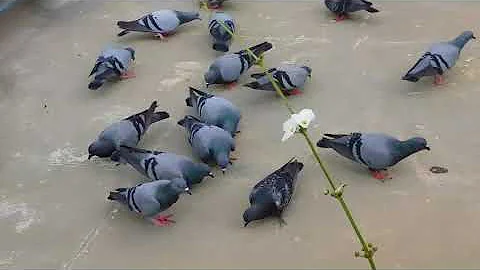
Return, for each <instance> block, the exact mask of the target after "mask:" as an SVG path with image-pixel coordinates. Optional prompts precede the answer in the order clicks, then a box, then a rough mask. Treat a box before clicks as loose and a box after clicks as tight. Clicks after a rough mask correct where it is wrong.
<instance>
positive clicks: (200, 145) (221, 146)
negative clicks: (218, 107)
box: [178, 115, 235, 173]
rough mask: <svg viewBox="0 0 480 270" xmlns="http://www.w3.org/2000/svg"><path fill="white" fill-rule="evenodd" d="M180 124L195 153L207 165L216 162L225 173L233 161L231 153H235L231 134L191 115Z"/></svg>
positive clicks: (179, 122)
mask: <svg viewBox="0 0 480 270" xmlns="http://www.w3.org/2000/svg"><path fill="white" fill-rule="evenodd" d="M178 124H179V125H181V126H183V127H184V128H185V129H186V131H187V135H188V142H189V143H190V145H191V146H192V148H193V152H194V153H195V154H196V155H197V156H198V157H200V159H201V160H202V161H203V162H205V163H209V162H211V161H214V162H215V163H216V164H217V165H218V166H220V168H221V170H222V172H223V173H225V171H226V169H227V166H228V164H230V163H231V161H230V160H231V159H232V158H231V157H230V152H231V151H235V141H234V140H233V138H232V136H230V133H228V132H227V131H225V130H223V129H221V128H219V127H217V126H211V125H208V124H205V123H204V122H202V121H201V120H200V119H198V118H195V117H194V116H191V115H187V116H185V117H184V118H183V119H182V120H180V121H178ZM232 160H233V159H232Z"/></svg>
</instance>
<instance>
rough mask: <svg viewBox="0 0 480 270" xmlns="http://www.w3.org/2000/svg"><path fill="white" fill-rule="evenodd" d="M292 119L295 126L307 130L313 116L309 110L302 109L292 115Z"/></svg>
mask: <svg viewBox="0 0 480 270" xmlns="http://www.w3.org/2000/svg"><path fill="white" fill-rule="evenodd" d="M292 119H294V120H295V122H296V123H297V125H299V126H301V127H302V128H308V125H310V122H312V121H313V119H315V114H314V113H313V111H312V110H310V109H303V110H301V111H300V112H299V113H296V114H294V115H292Z"/></svg>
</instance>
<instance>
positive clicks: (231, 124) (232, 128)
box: [222, 117, 237, 137]
mask: <svg viewBox="0 0 480 270" xmlns="http://www.w3.org/2000/svg"><path fill="white" fill-rule="evenodd" d="M222 128H223V129H224V130H226V131H228V132H229V133H230V134H231V135H232V137H234V136H235V135H236V133H237V121H235V119H233V117H228V118H226V119H225V120H224V121H223V126H222Z"/></svg>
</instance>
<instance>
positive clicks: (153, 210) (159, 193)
mask: <svg viewBox="0 0 480 270" xmlns="http://www.w3.org/2000/svg"><path fill="white" fill-rule="evenodd" d="M184 192H186V193H188V194H190V195H191V193H190V189H189V188H188V187H187V183H186V182H185V180H184V179H182V178H175V179H172V180H171V181H170V180H157V181H153V182H148V183H143V184H139V185H137V186H134V187H130V188H117V189H116V190H115V191H110V194H109V195H108V197H107V199H108V200H111V201H117V202H119V203H121V204H124V205H126V206H128V209H130V211H134V212H136V213H139V214H140V215H142V216H143V217H145V218H147V219H150V221H152V222H153V224H155V225H157V226H165V225H169V224H170V223H174V222H175V221H174V220H171V219H170V217H171V216H172V214H170V215H166V216H163V215H159V214H160V213H161V212H163V211H165V210H167V209H168V208H169V207H170V206H172V205H173V204H174V203H176V202H177V201H178V198H179V195H180V194H182V193H184Z"/></svg>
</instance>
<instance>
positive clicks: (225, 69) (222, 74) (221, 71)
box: [204, 42, 273, 87]
mask: <svg viewBox="0 0 480 270" xmlns="http://www.w3.org/2000/svg"><path fill="white" fill-rule="evenodd" d="M272 48H273V45H272V43H270V42H263V43H260V44H258V45H255V46H253V47H250V48H249V49H250V51H251V52H253V54H255V56H257V57H260V56H261V55H262V54H263V53H264V52H266V51H268V50H270V49H272ZM255 62H256V59H255V58H254V57H253V56H252V55H250V54H249V53H248V52H247V50H241V51H238V52H236V53H232V54H226V55H223V56H220V57H218V58H217V59H215V61H214V62H213V63H212V64H211V65H210V67H209V68H208V71H207V72H206V73H205V75H204V79H205V82H206V83H207V87H208V86H210V85H212V84H229V85H228V86H229V87H232V86H233V85H234V84H235V82H236V81H237V80H238V78H240V75H242V73H243V72H245V71H247V70H248V69H249V68H250V67H252V66H253V64H254V63H255Z"/></svg>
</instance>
